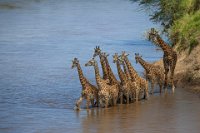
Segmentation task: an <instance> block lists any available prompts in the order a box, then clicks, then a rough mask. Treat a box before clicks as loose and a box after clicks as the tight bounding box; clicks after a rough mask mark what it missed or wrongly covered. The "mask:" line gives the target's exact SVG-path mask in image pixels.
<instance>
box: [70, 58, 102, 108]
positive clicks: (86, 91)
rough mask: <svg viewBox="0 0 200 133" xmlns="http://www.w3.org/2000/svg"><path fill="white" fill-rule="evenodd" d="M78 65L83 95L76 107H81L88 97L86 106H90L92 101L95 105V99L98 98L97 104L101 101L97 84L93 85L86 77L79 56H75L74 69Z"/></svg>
mask: <svg viewBox="0 0 200 133" xmlns="http://www.w3.org/2000/svg"><path fill="white" fill-rule="evenodd" d="M75 67H77V70H78V74H79V79H80V82H81V85H82V92H81V97H80V98H79V100H78V101H77V102H76V107H77V109H80V104H81V103H82V100H83V99H86V101H87V102H86V108H87V109H88V108H89V104H90V103H91V104H92V106H93V107H94V99H95V100H96V103H97V106H98V103H99V101H98V100H99V99H98V89H97V87H96V86H94V85H92V84H91V83H90V82H89V81H88V80H87V79H86V77H84V75H83V71H82V69H81V66H80V63H79V60H78V59H77V58H74V60H73V61H72V69H73V68H75Z"/></svg>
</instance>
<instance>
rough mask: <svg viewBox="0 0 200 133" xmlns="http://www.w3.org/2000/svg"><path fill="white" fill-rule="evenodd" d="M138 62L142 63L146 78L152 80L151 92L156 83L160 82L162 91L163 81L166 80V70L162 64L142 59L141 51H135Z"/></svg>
mask: <svg viewBox="0 0 200 133" xmlns="http://www.w3.org/2000/svg"><path fill="white" fill-rule="evenodd" d="M135 60H136V63H138V62H139V63H140V64H141V65H142V67H143V68H144V69H145V72H146V79H148V80H149V81H150V82H151V93H152V94H153V92H154V84H155V83H158V84H159V87H160V93H161V91H162V86H163V81H164V72H163V70H162V68H161V67H160V66H156V65H153V64H150V63H148V62H146V61H145V60H144V59H142V56H140V55H139V53H135Z"/></svg>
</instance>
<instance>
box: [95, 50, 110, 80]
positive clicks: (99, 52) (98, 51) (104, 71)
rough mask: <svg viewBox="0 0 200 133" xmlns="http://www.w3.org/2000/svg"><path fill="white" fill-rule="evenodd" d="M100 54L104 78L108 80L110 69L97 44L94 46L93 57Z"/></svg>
mask: <svg viewBox="0 0 200 133" xmlns="http://www.w3.org/2000/svg"><path fill="white" fill-rule="evenodd" d="M96 56H99V59H100V62H101V67H102V72H103V79H105V80H107V79H109V78H108V70H107V68H106V63H105V61H104V60H103V58H102V52H101V49H100V47H99V46H96V48H94V54H93V57H96Z"/></svg>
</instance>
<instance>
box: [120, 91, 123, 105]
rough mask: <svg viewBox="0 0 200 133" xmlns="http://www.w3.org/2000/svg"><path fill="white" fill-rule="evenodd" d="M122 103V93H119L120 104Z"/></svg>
mask: <svg viewBox="0 0 200 133" xmlns="http://www.w3.org/2000/svg"><path fill="white" fill-rule="evenodd" d="M122 103H123V92H120V104H122Z"/></svg>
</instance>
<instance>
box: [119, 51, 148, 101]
mask: <svg viewBox="0 0 200 133" xmlns="http://www.w3.org/2000/svg"><path fill="white" fill-rule="evenodd" d="M127 56H128V54H126V52H125V51H123V52H122V55H121V60H122V61H124V62H125V63H126V66H127V68H128V71H129V73H130V77H131V79H132V81H133V82H136V84H137V85H138V86H139V87H137V88H136V92H135V95H136V96H135V97H136V101H138V98H139V93H140V92H141V91H143V90H144V92H145V99H147V98H148V82H147V81H146V80H145V79H143V78H141V77H140V76H139V75H138V74H137V72H136V71H135V69H134V68H133V67H132V65H131V63H130V61H129V60H128V57H127Z"/></svg>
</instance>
